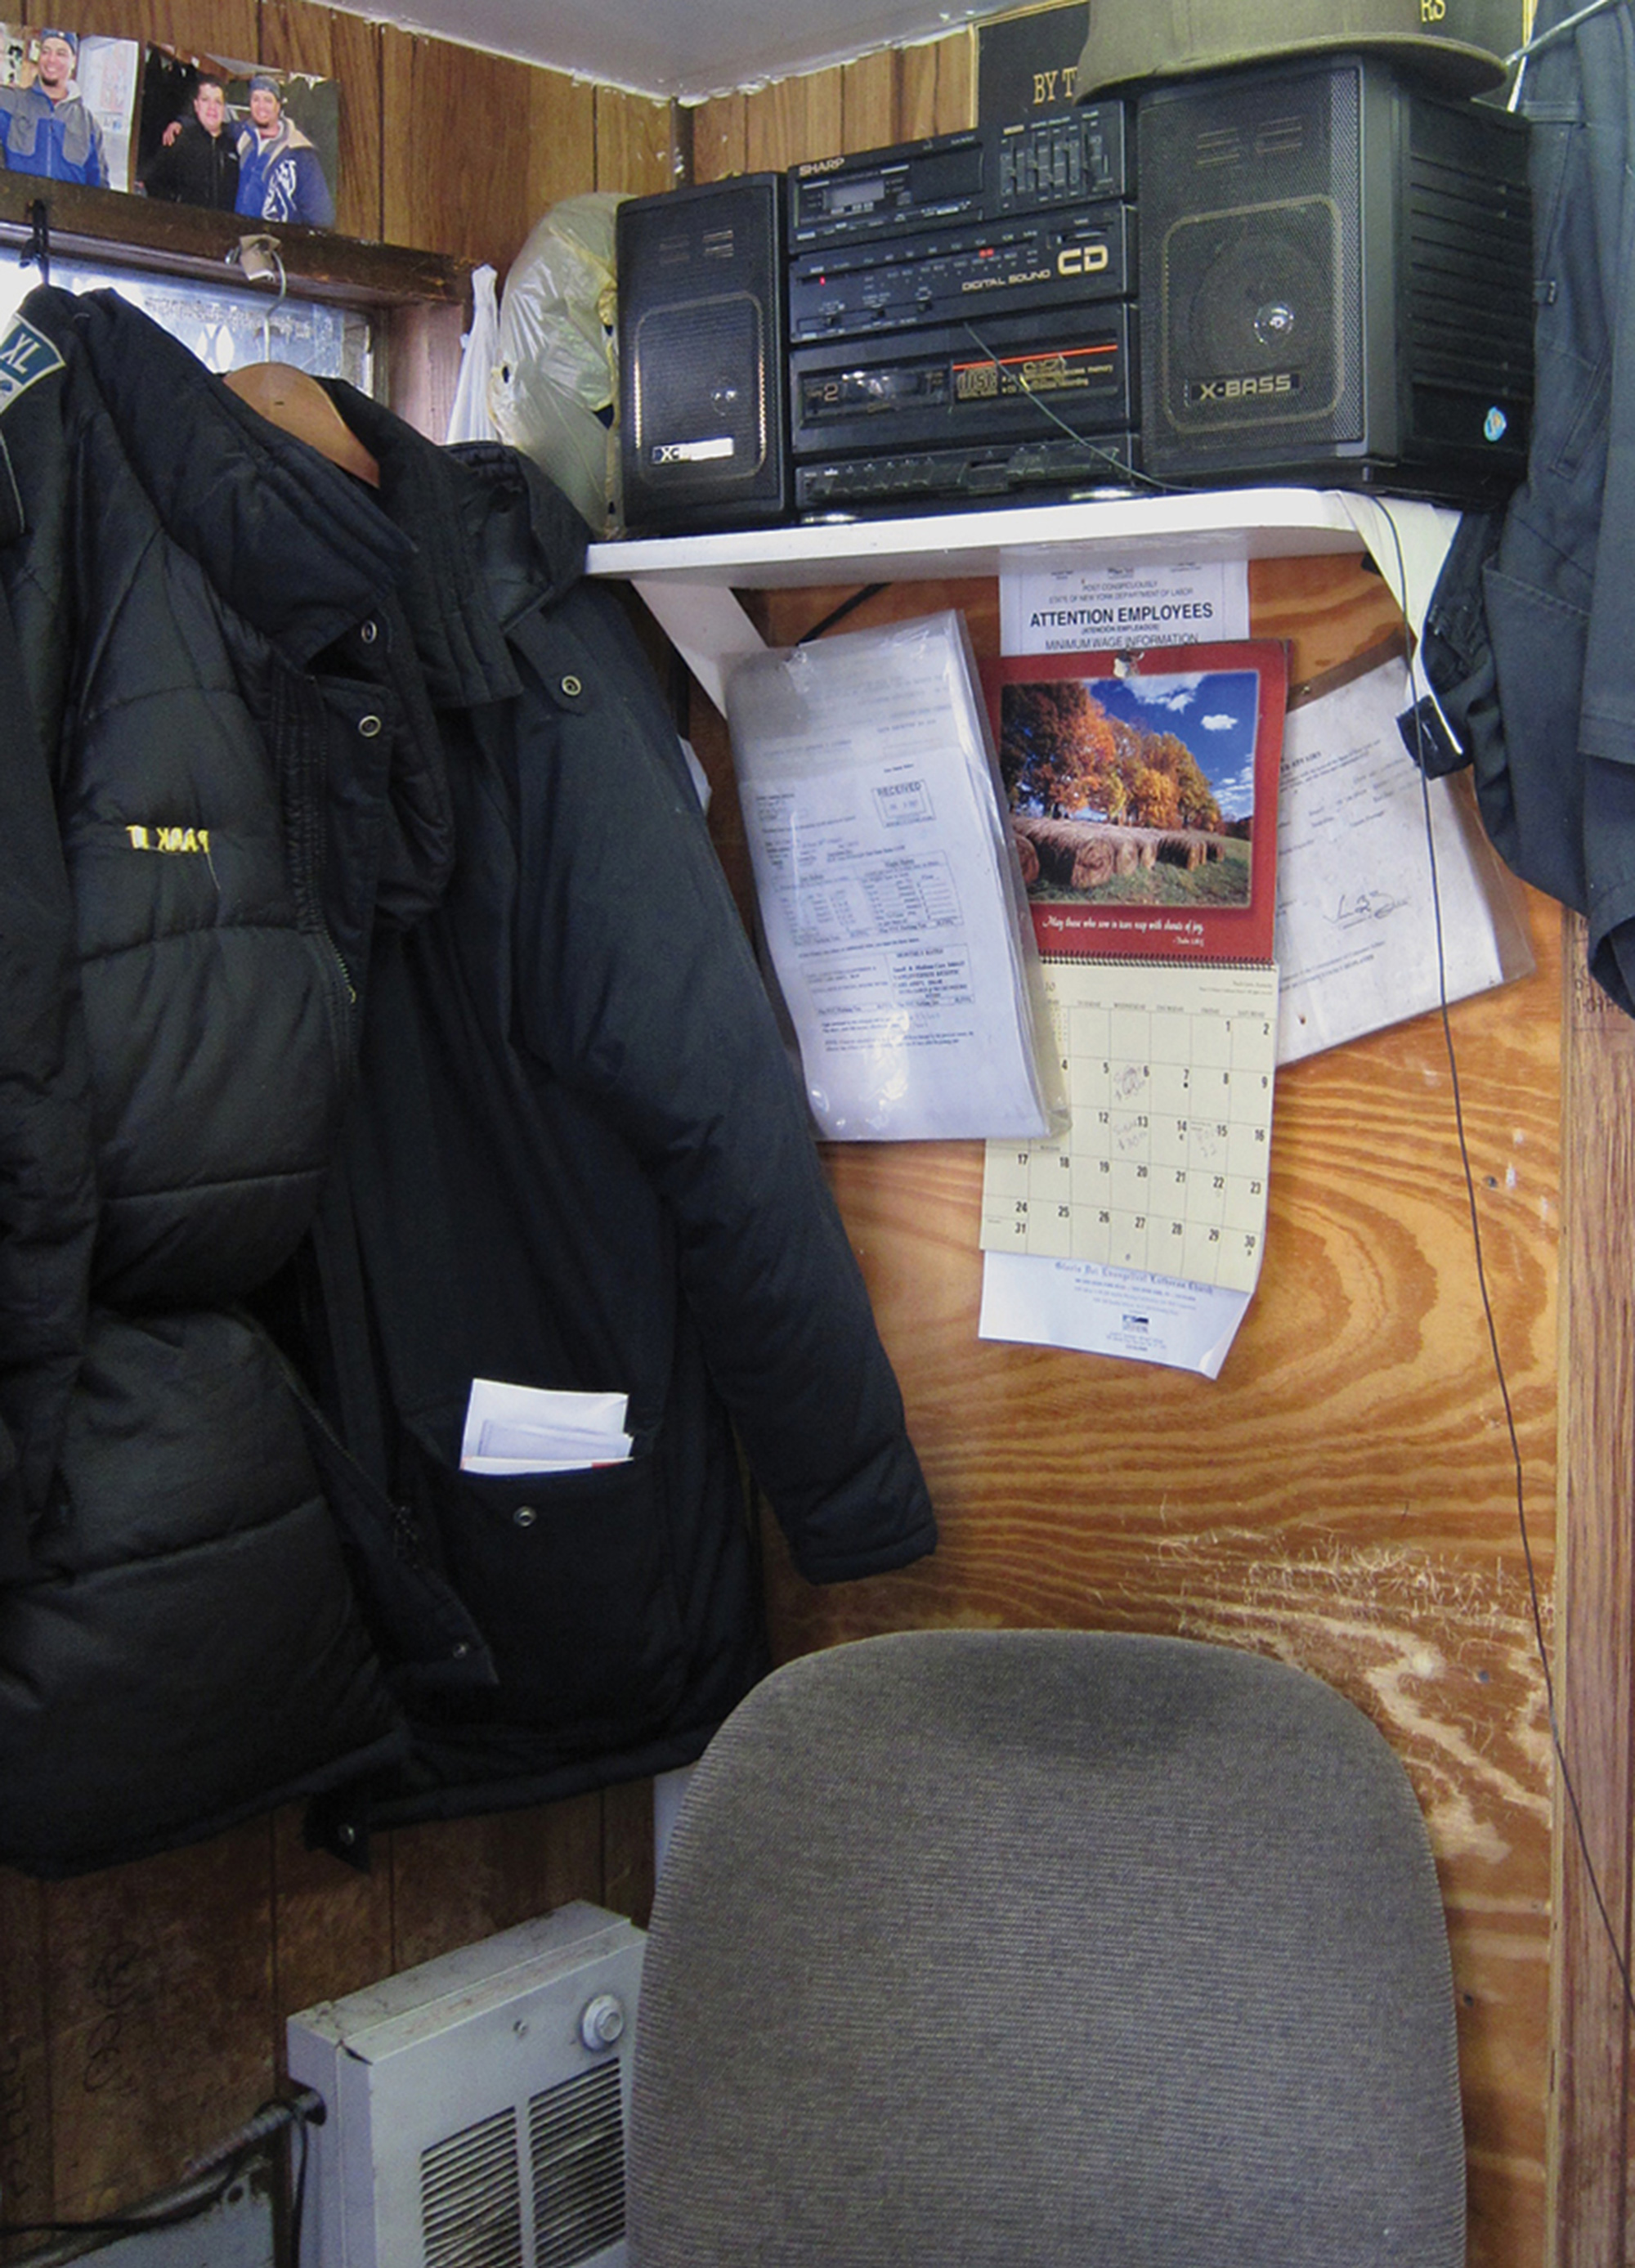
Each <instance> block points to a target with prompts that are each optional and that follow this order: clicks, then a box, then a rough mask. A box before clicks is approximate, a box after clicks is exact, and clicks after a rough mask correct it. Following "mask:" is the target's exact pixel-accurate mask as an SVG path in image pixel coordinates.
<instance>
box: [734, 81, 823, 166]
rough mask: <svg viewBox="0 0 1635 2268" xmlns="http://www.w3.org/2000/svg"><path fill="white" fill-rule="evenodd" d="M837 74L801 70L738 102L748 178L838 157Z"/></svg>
mask: <svg viewBox="0 0 1635 2268" xmlns="http://www.w3.org/2000/svg"><path fill="white" fill-rule="evenodd" d="M843 85H844V79H843V73H842V72H841V71H840V70H821V71H807V72H806V74H805V75H804V77H800V78H784V79H775V80H774V81H773V82H772V84H771V85H770V86H762V87H757V88H756V89H755V92H754V93H753V94H749V95H747V96H746V97H745V98H744V162H745V168H746V170H747V171H748V172H749V173H765V172H767V171H769V170H770V171H772V172H780V171H781V170H782V169H783V168H784V166H792V165H795V164H796V163H798V162H799V161H800V160H802V159H805V158H835V157H838V156H839V154H840V151H841V147H842V133H843V125H842V90H843Z"/></svg>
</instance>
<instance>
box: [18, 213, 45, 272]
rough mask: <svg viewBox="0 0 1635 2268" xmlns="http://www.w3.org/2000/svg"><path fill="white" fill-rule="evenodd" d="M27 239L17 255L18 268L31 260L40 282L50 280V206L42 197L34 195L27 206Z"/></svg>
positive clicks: (23, 266)
mask: <svg viewBox="0 0 1635 2268" xmlns="http://www.w3.org/2000/svg"><path fill="white" fill-rule="evenodd" d="M27 217H28V231H29V234H28V241H27V243H26V245H25V246H24V247H23V249H22V250H21V252H19V253H18V255H17V264H18V267H19V268H26V267H27V266H28V264H29V262H30V261H33V264H34V265H35V267H37V268H38V269H39V270H40V280H41V283H42V284H48V283H49V282H50V281H51V208H50V206H49V205H48V203H46V201H45V199H44V198H43V197H36V198H35V199H34V200H33V203H32V204H31V205H30V206H29V208H28V216H27Z"/></svg>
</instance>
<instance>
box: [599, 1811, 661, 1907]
mask: <svg viewBox="0 0 1635 2268" xmlns="http://www.w3.org/2000/svg"><path fill="white" fill-rule="evenodd" d="M601 1850H602V1903H603V1904H604V1905H608V1906H610V1907H611V1908H612V1910H613V1911H614V1912H615V1913H622V1914H628V1915H629V1916H630V1919H631V1920H632V1921H633V1922H636V1923H637V1924H639V1925H640V1926H642V1927H643V1928H645V1927H646V1926H647V1918H648V1916H649V1915H650V1914H651V1913H652V1903H653V1790H652V1781H651V1780H650V1779H631V1780H622V1781H621V1782H620V1783H619V1784H618V1786H615V1787H608V1788H604V1789H603V1790H602V1845H601Z"/></svg>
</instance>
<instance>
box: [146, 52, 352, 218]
mask: <svg viewBox="0 0 1635 2268" xmlns="http://www.w3.org/2000/svg"><path fill="white" fill-rule="evenodd" d="M340 148H341V89H340V83H339V81H338V80H336V79H332V78H313V77H309V76H307V75H306V74H305V73H303V72H299V71H280V70H267V69H265V68H264V67H263V66H262V65H261V64H260V63H246V62H244V61H242V60H239V59H234V58H231V57H226V56H218V55H188V54H186V53H184V52H182V51H181V50H180V49H177V48H166V47H160V46H157V45H155V46H151V47H150V48H148V50H147V55H146V58H145V61H144V65H143V72H142V101H141V108H140V114H139V118H138V124H137V130H136V151H137V157H136V171H137V176H138V180H139V184H140V186H141V188H142V189H143V191H144V193H145V194H146V195H148V196H150V197H154V198H158V199H161V200H164V201H166V202H168V203H173V204H194V205H210V206H213V207H214V208H215V209H216V210H218V211H222V212H232V213H237V214H238V215H239V217H240V218H241V219H244V220H247V221H257V222H261V223H263V224H265V225H269V226H275V227H282V226H287V225H290V224H291V222H294V223H298V224H302V225H306V226H308V227H312V228H333V227H334V225H335V182H336V180H337V176H338V169H339V164H340Z"/></svg>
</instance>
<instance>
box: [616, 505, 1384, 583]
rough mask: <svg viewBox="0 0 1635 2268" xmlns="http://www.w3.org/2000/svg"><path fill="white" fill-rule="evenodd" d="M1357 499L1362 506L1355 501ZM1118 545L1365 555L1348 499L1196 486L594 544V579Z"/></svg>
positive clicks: (674, 577) (887, 574)
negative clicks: (1087, 500) (1192, 490)
mask: <svg viewBox="0 0 1635 2268" xmlns="http://www.w3.org/2000/svg"><path fill="white" fill-rule="evenodd" d="M1351 501H1352V502H1361V501H1363V500H1362V499H1352V500H1351ZM1086 543H1094V544H1098V545H1100V544H1116V545H1117V547H1118V549H1119V550H1120V551H1121V552H1122V553H1123V554H1124V555H1125V556H1129V557H1140V556H1142V555H1143V554H1144V553H1145V552H1147V551H1149V550H1151V551H1164V552H1167V553H1169V554H1170V555H1171V556H1174V554H1175V547H1176V545H1177V543H1181V544H1182V545H1184V547H1185V549H1186V551H1187V553H1188V554H1189V556H1193V557H1197V558H1207V557H1226V556H1232V557H1236V558H1240V559H1241V558H1242V557H1243V556H1245V553H1246V552H1247V555H1248V557H1249V558H1251V559H1266V558H1277V557H1284V556H1288V555H1291V554H1302V555H1309V554H1311V553H1314V552H1334V551H1360V550H1362V549H1365V545H1364V541H1363V537H1362V535H1361V534H1359V529H1358V527H1357V525H1356V523H1355V521H1354V520H1353V519H1352V517H1351V512H1350V511H1348V509H1347V499H1345V498H1344V497H1342V496H1340V495H1339V494H1337V493H1335V492H1333V491H1330V490H1316V489H1293V488H1265V489H1236V490H1224V489H1216V490H1200V491H1199V492H1198V493H1197V494H1195V495H1194V494H1189V495H1185V496H1145V497H1116V498H1114V499H1111V500H1109V501H1108V502H1106V503H1101V504H1017V505H1007V506H1005V507H1003V508H1001V509H998V510H991V511H983V512H946V513H928V514H924V515H921V516H919V517H917V518H910V519H856V520H846V521H844V522H841V523H822V524H817V525H807V526H803V527H757V528H742V529H734V530H733V531H732V532H730V533H727V534H714V535H671V536H656V537H644V538H637V539H635V540H627V541H623V542H619V543H593V544H592V546H591V547H590V553H589V556H588V559H587V561H586V565H587V568H588V571H589V572H590V573H591V574H593V575H623V576H628V577H629V578H630V580H631V581H633V582H636V583H638V584H640V585H642V586H643V589H644V591H646V590H648V589H650V588H651V587H652V586H654V585H660V584H675V585H689V586H692V587H695V588H696V587H698V586H700V585H704V586H709V587H713V588H716V589H726V590H732V589H733V588H737V589H740V590H780V589H788V588H790V587H792V586H795V585H812V584H829V583H844V582H858V581H861V582H870V583H880V582H902V581H912V580H916V579H924V580H932V579H937V578H944V577H949V576H960V575H973V576H975V575H997V574H998V572H999V571H1000V567H1001V564H1002V563H1003V561H1004V559H1005V556H1006V555H1007V554H1011V553H1014V552H1018V551H1023V550H1027V551H1037V550H1038V549H1041V548H1042V547H1049V548H1054V547H1056V546H1057V545H1071V546H1078V545H1080V544H1086Z"/></svg>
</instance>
